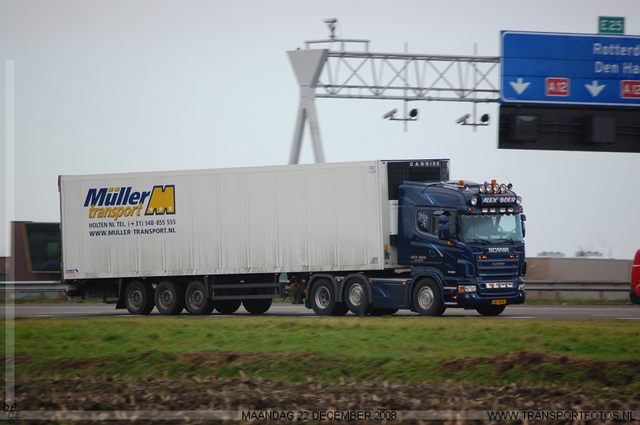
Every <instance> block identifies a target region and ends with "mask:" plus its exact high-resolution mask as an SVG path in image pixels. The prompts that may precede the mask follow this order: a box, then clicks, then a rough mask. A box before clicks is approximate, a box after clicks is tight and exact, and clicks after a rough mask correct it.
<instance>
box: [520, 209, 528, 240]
mask: <svg viewBox="0 0 640 425" xmlns="http://www.w3.org/2000/svg"><path fill="white" fill-rule="evenodd" d="M520 221H522V237H523V238H524V235H525V234H526V233H527V227H526V226H525V225H524V222H525V221H527V216H526V215H524V214H520Z"/></svg>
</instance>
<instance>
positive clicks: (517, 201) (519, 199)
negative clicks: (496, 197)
mask: <svg viewBox="0 0 640 425" xmlns="http://www.w3.org/2000/svg"><path fill="white" fill-rule="evenodd" d="M521 203H522V196H518V197H517V198H516V204H518V205H520V204H521Z"/></svg>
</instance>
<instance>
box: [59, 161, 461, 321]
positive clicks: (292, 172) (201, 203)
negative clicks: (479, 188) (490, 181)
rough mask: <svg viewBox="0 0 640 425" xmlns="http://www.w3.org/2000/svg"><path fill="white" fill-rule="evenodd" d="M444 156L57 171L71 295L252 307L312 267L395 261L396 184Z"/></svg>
mask: <svg viewBox="0 0 640 425" xmlns="http://www.w3.org/2000/svg"><path fill="white" fill-rule="evenodd" d="M448 173H449V162H448V160H422V161H365V162H353V163H338V164H310V165H287V166H274V167H253V168H230V169H214V170H198V171H193V170H190V171H167V172H147V173H130V174H110V175H84V176H60V178H59V190H60V205H61V242H62V273H63V280H64V281H65V283H68V284H69V285H70V288H69V294H70V295H71V296H74V295H75V296H86V295H87V294H89V293H92V292H96V291H102V293H103V296H104V298H105V299H106V298H107V296H108V295H111V294H114V293H115V295H116V296H117V298H118V300H119V302H118V307H120V308H124V307H126V308H127V309H128V310H129V311H130V312H131V313H136V314H148V313H149V312H150V311H151V310H152V309H153V307H154V306H156V307H157V308H158V310H159V311H160V312H161V313H164V314H178V313H180V311H182V309H183V308H184V307H186V308H187V310H189V311H190V312H191V313H194V314H207V313H210V312H211V311H212V310H213V309H214V308H216V309H218V310H219V311H220V312H223V313H229V312H233V311H235V310H236V309H237V308H238V307H239V305H240V302H244V306H245V308H246V309H247V310H249V311H250V312H252V313H262V312H264V311H266V310H267V309H268V308H269V306H270V305H271V300H272V298H276V297H281V296H282V295H281V287H280V283H279V280H280V279H279V275H280V274H281V273H287V277H288V279H289V288H290V289H291V288H296V289H297V290H295V291H293V293H295V296H294V301H298V302H300V301H301V298H302V297H304V288H303V287H304V285H303V283H305V282H307V283H308V280H309V278H310V277H311V274H313V273H325V274H336V273H339V274H344V273H349V272H372V271H384V270H393V269H396V268H397V267H398V264H397V253H396V250H395V248H394V246H395V240H396V238H397V188H398V186H399V185H400V184H402V182H403V181H405V180H415V181H440V180H446V179H447V178H448Z"/></svg>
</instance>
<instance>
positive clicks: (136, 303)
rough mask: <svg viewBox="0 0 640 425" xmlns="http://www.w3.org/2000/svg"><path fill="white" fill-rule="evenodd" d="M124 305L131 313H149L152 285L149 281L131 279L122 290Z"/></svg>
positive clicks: (151, 302)
mask: <svg viewBox="0 0 640 425" xmlns="http://www.w3.org/2000/svg"><path fill="white" fill-rule="evenodd" d="M124 305H125V307H126V308H127V310H128V311H129V313H131V314H145V315H146V314H149V313H151V310H153V307H154V305H155V304H154V302H153V287H152V286H151V284H149V283H146V282H145V283H142V282H138V281H133V282H131V283H129V285H127V288H126V289H125V290H124Z"/></svg>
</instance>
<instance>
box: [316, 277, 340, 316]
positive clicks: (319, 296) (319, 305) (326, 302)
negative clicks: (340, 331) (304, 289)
mask: <svg viewBox="0 0 640 425" xmlns="http://www.w3.org/2000/svg"><path fill="white" fill-rule="evenodd" d="M309 301H310V302H311V307H312V308H313V311H314V312H315V313H316V314H317V315H318V316H333V315H335V314H336V312H337V310H336V304H338V303H336V291H335V289H334V287H333V284H332V283H331V282H330V281H329V280H327V279H321V280H318V281H317V282H316V283H315V284H314V285H313V288H311V295H310V299H309ZM339 309H340V307H338V310H339Z"/></svg>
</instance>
